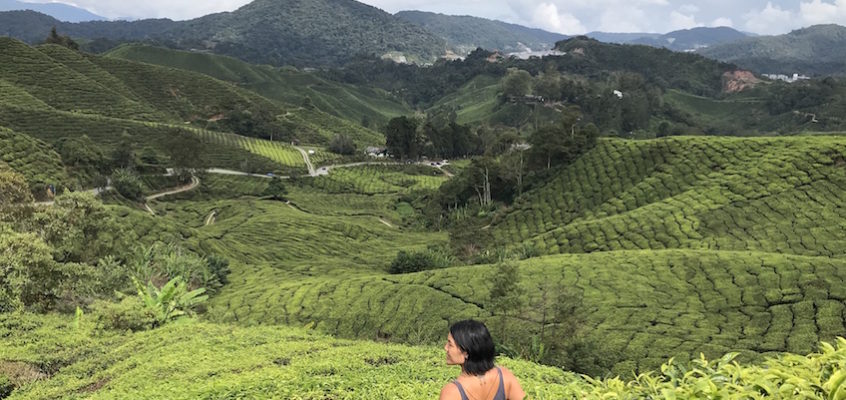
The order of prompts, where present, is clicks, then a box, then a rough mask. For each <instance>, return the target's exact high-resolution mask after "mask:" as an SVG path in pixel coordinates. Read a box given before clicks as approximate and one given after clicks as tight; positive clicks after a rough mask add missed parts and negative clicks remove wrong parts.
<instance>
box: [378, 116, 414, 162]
mask: <svg viewBox="0 0 846 400" xmlns="http://www.w3.org/2000/svg"><path fill="white" fill-rule="evenodd" d="M417 125H418V122H417V120H415V119H413V118H408V117H406V116H402V117H396V118H393V119H391V120H390V121H388V126H387V127H386V128H385V145H386V146H387V148H388V153H390V154H391V155H393V156H394V157H399V158H400V159H401V160H405V159H417V157H418V156H419V155H420V150H421V149H422V140H421V138H420V135H419V134H418V133H417Z"/></svg>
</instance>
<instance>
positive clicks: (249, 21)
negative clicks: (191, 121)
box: [0, 0, 446, 66]
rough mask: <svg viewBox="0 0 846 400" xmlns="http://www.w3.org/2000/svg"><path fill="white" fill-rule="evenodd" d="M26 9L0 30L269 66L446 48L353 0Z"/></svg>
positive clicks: (429, 55) (414, 58)
mask: <svg viewBox="0 0 846 400" xmlns="http://www.w3.org/2000/svg"><path fill="white" fill-rule="evenodd" d="M13 13H15V12H13ZM28 13H29V14H20V12H17V14H10V13H0V34H5V35H7V36H12V37H15V38H19V39H22V40H25V41H28V42H30V43H32V42H33V38H37V39H38V40H41V38H43V37H46V35H47V33H48V32H49V30H50V27H51V26H53V25H55V26H56V27H57V28H58V30H59V32H60V33H61V34H65V35H70V36H72V37H74V38H83V39H91V40H94V39H107V40H109V41H119V42H130V41H145V42H150V43H154V44H160V45H165V46H168V47H172V48H177V49H186V50H200V51H211V52H214V53H217V54H224V55H229V56H233V57H237V58H240V59H242V60H245V61H249V62H252V63H260V64H272V65H286V64H287V65H297V66H324V65H342V64H344V63H345V62H346V61H348V60H350V59H353V58H355V57H357V56H360V55H375V56H385V57H391V58H393V59H395V60H397V61H410V62H430V61H434V60H435V59H437V57H439V56H441V55H443V54H445V52H446V43H445V41H444V40H443V39H441V38H438V37H437V36H435V35H434V34H432V33H430V32H428V31H426V30H425V29H423V28H421V27H419V26H417V25H415V24H412V23H409V22H407V21H404V20H401V19H399V18H397V17H394V16H393V15H391V14H388V13H386V12H384V11H382V10H379V9H377V8H375V7H371V6H368V5H366V4H363V3H359V2H357V1H353V0H256V1H254V2H252V3H250V4H248V5H245V6H243V7H241V8H240V9H238V10H236V11H233V12H224V13H218V14H211V15H207V16H204V17H201V18H197V19H193V20H188V21H178V22H175V21H171V20H168V19H156V20H140V21H133V22H127V21H113V22H84V23H76V24H72V23H61V22H59V21H57V20H54V19H46V18H45V17H46V16H44V15H35V14H34V13H32V12H28Z"/></svg>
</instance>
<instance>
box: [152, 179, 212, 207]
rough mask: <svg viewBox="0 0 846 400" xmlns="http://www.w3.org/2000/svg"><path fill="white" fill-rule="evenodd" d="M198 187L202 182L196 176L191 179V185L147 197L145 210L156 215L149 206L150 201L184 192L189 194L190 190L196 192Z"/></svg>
mask: <svg viewBox="0 0 846 400" xmlns="http://www.w3.org/2000/svg"><path fill="white" fill-rule="evenodd" d="M197 186H200V180H199V179H198V178H197V177H196V176H192V177H191V183H189V184H187V185H184V186H180V187H178V188H176V189H172V190H168V191H166V192H161V193H156V194H153V195H149V196H147V197H145V198H144V208H145V209H146V210H147V212H149V213H150V214H152V215H156V212H155V211H154V210H153V209H152V208H150V204H149V202H150V200H155V199H158V198H161V197H165V196H170V195H174V194H177V193H182V192H187V191H189V190H194V189H195V188H196V187H197Z"/></svg>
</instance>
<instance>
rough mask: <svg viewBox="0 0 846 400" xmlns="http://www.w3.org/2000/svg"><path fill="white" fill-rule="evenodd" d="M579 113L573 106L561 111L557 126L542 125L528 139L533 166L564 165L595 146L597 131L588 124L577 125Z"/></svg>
mask: <svg viewBox="0 0 846 400" xmlns="http://www.w3.org/2000/svg"><path fill="white" fill-rule="evenodd" d="M579 121H581V112H580V111H579V109H578V108H577V107H568V108H567V109H565V110H564V111H563V112H562V115H561V121H560V123H559V124H557V125H550V126H545V127H542V128H540V129H538V130H537V131H535V133H533V134H532V135H531V136H530V137H529V143H531V144H532V149H531V153H530V157H531V158H532V160H533V162H534V164H535V165H544V166H545V167H546V169H549V168H551V167H552V166H553V165H557V164H568V163H570V162H573V161H574V160H575V159H576V158H578V157H579V156H580V155H582V154H584V153H585V152H587V151H588V150H590V149H592V148H593V147H594V146H596V141H597V139H598V138H599V129H598V128H597V127H596V125H594V124H592V123H590V124H587V125H584V126H581V125H579Z"/></svg>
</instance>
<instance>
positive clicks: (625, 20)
mask: <svg viewBox="0 0 846 400" xmlns="http://www.w3.org/2000/svg"><path fill="white" fill-rule="evenodd" d="M27 1H29V2H38V3H47V2H53V1H50V0H27ZM250 1H251V0H144V1H141V2H139V1H137V0H67V1H64V0H63V1H62V2H64V3H68V4H72V5H75V6H77V7H81V8H85V9H87V10H89V11H91V12H93V13H95V14H98V15H102V16H104V17H107V18H133V19H137V18H170V19H175V20H183V19H191V18H196V17H199V16H203V15H206V14H210V13H214V12H220V11H233V10H235V9H237V8H238V7H240V6H243V5H245V4H247V3H249V2H250ZM280 1H282V0H280ZM360 1H361V2H363V3H366V4H369V5H372V6H374V7H378V8H381V9H383V10H385V11H387V12H390V13H395V12H397V11H401V10H422V11H431V12H438V13H443V14H450V15H473V16H477V17H483V18H489V19H498V20H501V21H506V22H511V23H516V24H520V25H525V26H530V27H533V28H541V29H544V30H548V31H551V32H558V33H563V34H568V35H573V34H581V33H586V32H591V31H604V32H657V33H666V32H670V31H674V30H678V29H689V28H694V27H698V26H729V27H732V28H734V29H737V30H740V31H744V32H752V33H757V34H761V35H775V34H782V33H787V32H789V31H791V30H793V29H797V28H801V27H806V26H810V25H815V24H824V23H836V24H840V25H846V0H710V1H695V0H360Z"/></svg>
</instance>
